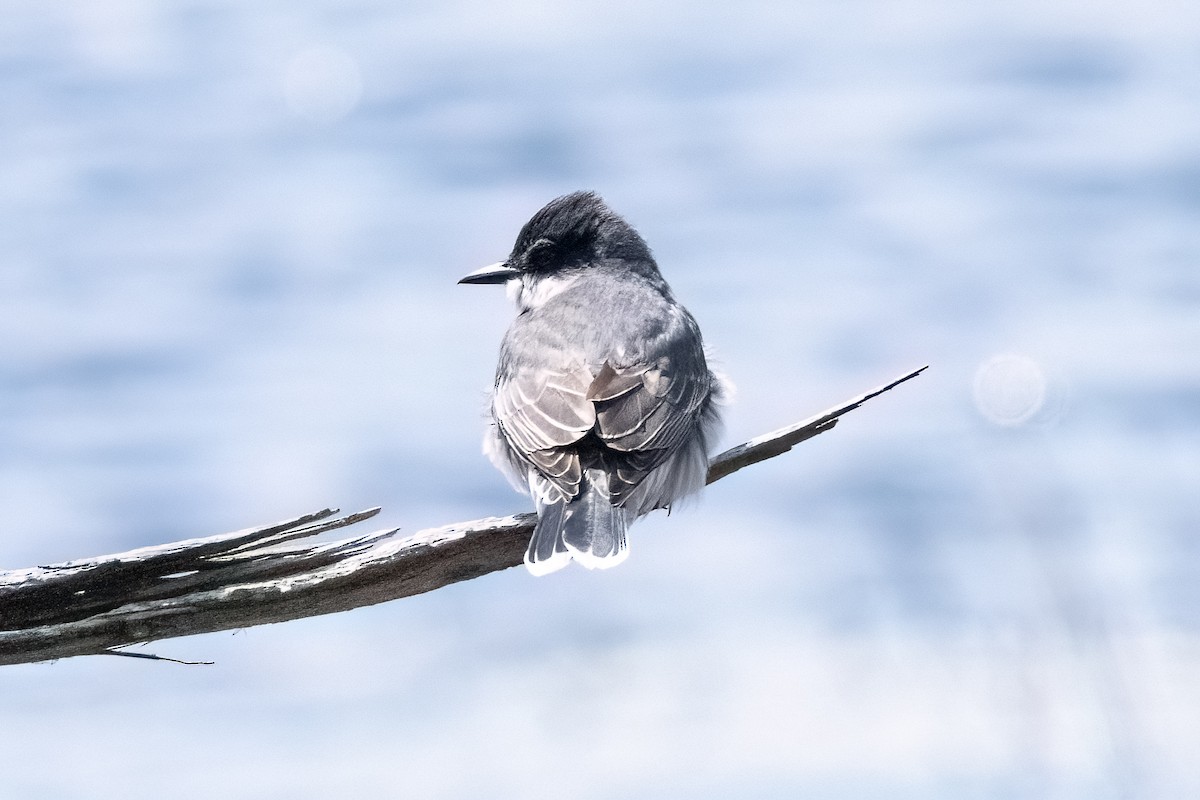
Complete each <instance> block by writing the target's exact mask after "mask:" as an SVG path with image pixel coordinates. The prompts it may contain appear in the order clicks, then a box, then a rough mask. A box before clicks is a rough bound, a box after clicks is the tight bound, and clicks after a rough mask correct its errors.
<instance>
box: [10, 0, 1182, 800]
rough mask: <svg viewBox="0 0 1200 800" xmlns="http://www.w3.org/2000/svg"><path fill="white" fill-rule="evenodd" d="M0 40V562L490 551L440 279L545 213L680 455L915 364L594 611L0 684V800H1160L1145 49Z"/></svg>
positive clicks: (1170, 228) (166, 2)
mask: <svg viewBox="0 0 1200 800" xmlns="http://www.w3.org/2000/svg"><path fill="white" fill-rule="evenodd" d="M3 17H4V19H3V22H2V23H0V98H2V100H3V110H2V111H0V142H2V144H3V147H2V148H0V220H2V221H0V504H2V506H3V510H4V516H5V524H4V532H3V534H2V538H0V565H3V567H9V568H16V567H23V566H30V565H33V564H46V563H52V562H55V561H61V560H66V559H70V558H76V557H82V556H86V555H94V554H99V553H104V552H113V551H119V550H123V549H127V548H133V547H137V546H141V545H149V544H157V543H163V542H167V541H171V540H175V539H181V538H185V537H191V536H198V535H207V534H214V533H220V532H223V531H227V530H233V529H237V528H242V527H247V526H251V525H257V524H263V523H268V522H272V521H275V520H278V519H282V518H285V517H289V516H293V515H296V514H300V513H304V512H307V511H311V510H315V509H317V508H320V507H324V506H339V507H341V508H343V509H346V510H356V509H360V508H366V507H370V506H374V505H382V506H383V507H384V512H383V516H382V518H381V520H382V521H381V522H380V525H381V526H390V525H400V526H403V527H404V528H405V529H407V530H409V531H415V530H417V529H420V528H422V527H426V526H430V525H438V524H443V523H448V522H453V521H458V520H467V519H473V518H476V517H480V516H486V515H489V514H502V513H513V512H517V511H522V510H525V509H526V508H527V501H526V500H525V499H523V498H521V497H519V496H517V495H515V494H513V493H512V492H511V490H510V489H509V488H508V486H507V485H506V484H505V482H504V480H503V479H502V478H501V476H500V475H499V474H498V473H496V472H494V471H493V470H492V468H491V466H490V465H489V464H488V463H487V462H486V461H485V460H484V458H483V457H482V456H481V455H480V454H479V441H480V439H481V433H482V426H483V409H484V398H485V393H486V390H487V388H488V386H489V384H490V379H491V370H492V368H493V364H494V358H495V354H496V348H497V345H498V342H499V338H500V336H501V334H502V332H503V330H504V328H505V326H506V325H507V322H508V320H509V319H510V317H511V314H512V310H511V307H510V306H509V304H508V303H507V302H506V301H505V299H504V298H503V296H502V292H500V291H499V290H496V291H489V290H488V289H486V288H477V287H460V286H456V285H455V280H456V279H457V278H458V277H460V276H461V275H462V274H465V273H466V272H467V271H469V270H471V269H474V268H476V267H478V266H480V265H482V264H485V263H488V262H490V261H494V260H497V259H499V258H501V257H503V256H504V255H506V254H507V252H508V249H509V248H510V247H511V244H512V240H513V238H514V237H515V235H516V232H517V230H518V228H519V226H520V225H521V224H522V223H523V222H524V221H525V220H526V219H527V218H528V216H529V215H530V214H531V213H532V212H533V211H534V210H536V209H537V208H538V207H540V206H541V205H542V204H543V203H544V202H546V201H547V200H549V199H550V198H552V197H554V196H556V195H558V194H562V193H565V192H568V191H572V190H575V189H579V188H593V189H596V190H598V191H599V192H601V193H602V194H603V195H604V196H605V197H606V199H608V200H609V202H610V203H611V204H612V205H613V206H614V207H615V208H616V209H617V210H619V211H620V212H622V213H623V214H624V215H625V216H627V217H628V218H629V219H630V220H631V221H632V222H633V223H634V224H635V225H636V226H637V227H638V228H639V229H640V230H641V231H642V233H643V234H644V235H645V237H646V238H647V240H648V241H649V242H650V244H651V246H652V247H653V248H654V250H655V253H656V255H657V257H658V259H659V262H660V264H661V266H662V269H663V272H664V274H665V275H666V276H667V278H668V279H669V280H670V281H671V283H672V285H673V286H674V288H675V290H676V293H677V295H678V296H679V297H680V298H681V299H682V300H683V301H684V302H685V304H687V305H688V307H689V308H690V309H691V310H692V312H693V313H694V314H695V316H696V317H697V318H698V319H699V321H700V323H701V325H702V326H703V329H704V332H705V336H706V339H707V341H708V343H709V344H710V345H711V347H712V348H713V349H714V350H715V351H716V353H717V354H718V356H719V361H720V365H721V366H722V368H723V369H724V370H725V371H726V372H727V373H728V374H729V375H730V376H731V377H732V378H733V379H734V381H735V382H736V383H737V385H738V388H739V393H738V398H737V401H736V404H735V405H734V406H733V407H732V408H731V409H730V410H729V413H728V418H729V423H728V426H727V435H726V438H725V441H724V442H723V444H725V445H729V444H734V443H736V442H739V441H742V440H744V439H745V438H748V437H750V436H754V435H757V434H760V433H763V432H765V431H767V430H770V429H773V428H775V427H778V426H780V425H783V424H787V423H790V422H792V421H795V420H798V419H801V418H803V417H805V416H808V415H809V414H811V413H814V412H816V411H819V410H821V409H823V408H825V407H827V406H829V405H832V404H833V403H835V402H837V401H840V400H842V399H844V398H846V397H849V396H851V395H853V394H856V393H858V392H859V391H863V390H865V389H868V388H870V387H872V386H875V385H877V384H879V383H882V382H883V381H885V380H887V379H889V378H891V377H893V376H894V375H897V374H899V373H901V372H902V371H904V370H906V369H909V368H912V367H916V366H920V365H921V364H924V363H931V364H932V365H933V366H932V368H931V369H930V370H929V372H928V373H927V374H926V375H924V376H922V377H921V378H919V379H918V380H917V381H915V382H912V383H910V384H906V385H904V386H903V387H902V388H900V389H897V390H896V391H895V392H893V393H891V394H889V395H887V396H884V397H882V398H880V399H878V400H875V401H873V402H872V403H871V404H869V405H868V406H866V407H864V408H863V409H861V410H859V411H856V412H854V413H853V414H852V415H851V417H849V418H847V419H846V420H845V421H844V422H843V423H842V424H841V425H839V427H838V428H837V429H836V430H835V431H833V432H831V433H829V434H827V435H825V436H821V437H819V438H818V439H815V440H813V441H811V442H808V443H805V444H804V445H802V446H801V447H800V448H798V449H797V450H796V451H795V452H793V453H791V454H789V455H786V456H783V457H780V458H777V459H774V460H772V461H770V462H767V463H765V464H762V465H759V466H757V467H754V468H753V469H750V470H747V471H745V472H743V473H740V474H739V475H737V476H735V477H732V478H730V479H728V480H726V481H722V482H721V483H720V484H717V485H716V486H714V487H712V488H711V489H710V490H709V491H708V493H707V494H706V496H705V497H704V499H703V501H702V502H701V503H700V504H699V505H697V506H695V507H692V508H689V509H685V510H683V511H681V512H678V513H675V514H673V515H671V517H670V518H669V519H668V518H667V517H666V516H665V515H661V514H660V515H655V516H652V517H650V518H648V519H646V520H643V521H642V522H640V523H639V524H638V525H637V526H636V527H635V528H634V535H633V556H632V558H631V559H630V560H629V561H628V562H626V564H625V565H623V566H622V567H621V568H620V569H617V570H614V571H611V572H607V573H601V574H591V573H587V572H585V571H583V570H581V569H571V570H568V571H565V572H563V573H559V574H556V575H554V576H552V577H549V578H545V579H540V580H536V579H533V578H531V577H530V576H528V575H527V574H526V573H525V572H524V571H523V570H509V571H507V572H504V573H499V574H494V575H490V576H486V577H484V578H481V579H478V580H475V581H471V582H468V583H466V584H461V585H457V586H453V587H450V588H447V589H443V590H440V591H437V592H434V593H432V594H429V595H425V596H422V597H417V598H412V599H407V600H404V601H400V602H396V603H391V604H385V605H383V606H378V607H374V608H370V609H363V610H359V611H355V612H351V613H347V614H340V615H335V616H332V617H327V618H319V619H311V620H304V621H298V622H293V623H288V624H285V625H277V626H270V627H266V628H254V629H250V630H246V631H241V632H238V633H236V634H234V633H225V634H214V635H208V636H202V637H192V638H189V639H183V640H175V641H170V642H163V643H159V644H157V645H155V646H153V647H152V648H150V649H151V650H152V651H153V652H158V653H160V654H163V655H170V656H174V657H179V658H204V659H214V660H216V661H217V662H218V663H217V665H216V666H213V667H190V668H186V667H176V666H173V665H163V664H154V663H142V662H135V661H131V660H128V659H103V658H90V659H70V660H66V661H61V662H57V663H54V664H43V665H31V666H21V667H6V668H4V669H3V670H2V671H0V698H2V700H0V708H2V709H3V710H2V712H0V714H2V718H0V719H2V725H0V786H3V787H4V790H3V794H4V796H6V797H14V798H15V797H20V798H118V797H120V798H125V797H129V796H131V795H134V794H137V795H143V796H155V795H166V796H171V797H178V798H208V797H223V798H250V797H253V798H283V797H287V798H330V797H358V796H363V795H364V794H365V795H368V796H384V797H405V798H477V797H525V798H562V797H573V798H726V797H740V798H793V797H821V798H877V797H887V798H955V799H958V798H1081V799H1082V798H1087V799H1088V800H1096V799H1098V798H1099V799H1102V798H1193V797H1196V796H1200V759H1198V758H1197V753H1200V677H1198V676H1200V614H1198V613H1197V607H1198V603H1200V588H1198V587H1200V537H1198V535H1197V528H1198V527H1200V491H1198V489H1197V487H1198V486H1200V424H1198V423H1200V9H1198V7H1197V6H1196V5H1195V4H1194V3H1187V2H1182V0H1180V2H1167V1H1165V0H1163V1H1161V2H1160V1H1157V0H1151V2H1143V3H1138V4H1118V3H1110V2H1103V1H1102V2H1087V3H1085V2H1052V3H1038V2H1032V1H1031V0H1017V2H1013V3H1003V4H984V3H952V2H940V1H938V0H911V1H909V0H902V1H901V2H879V1H875V2H865V1H863V2H858V1H855V0H848V1H843V2H809V3H782V2H780V3H756V2H749V3H740V4H730V3H681V2H659V3H653V4H640V3H625V2H605V3H599V2H596V3H591V2H585V3H537V2H518V3H514V4H506V5H499V4H492V3H484V2H470V1H468V2H441V3H417V2H414V3H394V4H387V3H381V2H372V1H368V0H350V1H349V2H336V3H334V2H318V1H317V0H299V1H298V2H290V3H256V4H244V3H231V2H209V1H208V0H157V1H156V2H149V0H117V1H116V2H105V3H90V2H56V3H44V2H32V0H6V1H5V3H4V14H3Z"/></svg>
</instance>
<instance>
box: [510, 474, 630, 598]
mask: <svg viewBox="0 0 1200 800" xmlns="http://www.w3.org/2000/svg"><path fill="white" fill-rule="evenodd" d="M607 490H608V475H607V474H605V472H604V471H603V470H598V469H589V470H587V471H586V474H585V476H584V478H583V481H582V483H581V484H580V487H579V494H577V495H576V496H575V497H573V498H572V499H571V500H570V501H562V500H560V501H558V502H556V503H551V504H548V505H543V504H542V503H540V502H539V503H538V521H537V526H536V527H535V528H534V529H533V538H531V539H530V540H529V549H528V550H526V551H525V566H526V567H528V568H529V571H530V572H531V573H533V574H534V575H545V574H547V573H550V572H554V571H555V570H559V569H562V568H563V567H565V566H566V565H567V562H569V561H570V560H571V559H575V560H576V561H578V562H579V563H580V564H582V565H583V566H585V567H587V568H588V569H608V568H609V567H615V566H616V565H617V564H620V563H621V562H622V561H624V560H625V559H626V557H627V556H628V555H629V543H628V540H627V539H626V537H625V532H626V531H627V530H628V528H629V521H630V519H631V517H632V516H633V515H632V513H631V512H629V511H626V510H625V509H624V508H621V507H619V506H614V505H613V504H612V502H611V501H610V500H609V494H608V491H607ZM535 497H536V493H535Z"/></svg>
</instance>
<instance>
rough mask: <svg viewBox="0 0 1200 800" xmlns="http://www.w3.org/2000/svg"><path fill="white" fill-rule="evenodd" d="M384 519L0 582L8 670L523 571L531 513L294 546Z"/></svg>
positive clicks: (742, 463) (27, 573) (300, 527)
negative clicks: (495, 573)
mask: <svg viewBox="0 0 1200 800" xmlns="http://www.w3.org/2000/svg"><path fill="white" fill-rule="evenodd" d="M925 369H926V368H925V367H922V368H921V369H918V370H914V371H913V372H910V373H908V374H906V375H903V376H901V377H900V378H897V379H896V380H894V381H892V382H891V383H888V384H886V385H884V386H881V387H879V388H878V389H875V390H873V391H870V392H867V393H865V394H863V395H860V396H859V397H856V398H854V399H852V400H849V401H847V402H845V403H842V404H841V405H838V406H835V407H834V408H832V409H829V410H828V411H825V412H822V413H821V414H818V415H816V416H814V417H810V418H809V419H807V420H804V421H803V422H799V423H796V424H795V425H790V426H788V427H786V428H782V429H780V430H777V431H774V432H773V433H769V434H766V435H765V436H760V437H758V438H756V439H752V440H750V441H748V442H746V443H744V444H741V445H738V446H737V447H734V448H732V449H730V450H727V451H725V452H724V453H722V454H721V455H719V456H717V457H716V458H714V459H713V460H712V462H711V464H710V466H709V472H708V482H709V483H712V482H714V481H717V480H720V479H721V478H724V477H726V476H727V475H729V474H731V473H733V472H735V471H737V470H739V469H742V468H743V467H747V466H749V465H751V464H754V463H757V462H759V461H763V460H765V459H768V458H772V457H774V456H777V455H779V454H780V453H784V452H786V451H788V450H790V449H791V448H792V447H794V446H795V445H796V444H798V443H800V442H802V441H804V440H805V439H809V438H811V437H813V436H816V435H817V434H819V433H823V432H825V431H827V430H829V429H830V428H832V427H833V426H834V425H835V424H837V421H838V419H839V418H840V417H841V416H842V415H844V414H846V413H847V412H849V411H852V410H854V409H856V408H858V407H859V406H860V405H862V404H863V403H865V402H866V401H867V400H870V399H871V398H872V397H875V396H877V395H879V394H882V393H883V392H886V391H887V390H889V389H891V388H892V387H894V386H896V385H898V384H900V383H903V382H904V381H907V380H909V379H911V378H914V377H916V376H917V375H919V374H920V373H921V372H923V371H924V370H925ZM377 513H379V509H377V508H374V509H370V510H368V511H363V512H360V513H358V514H350V515H348V516H343V517H338V516H336V514H337V512H336V511H335V510H330V509H326V510H324V511H319V512H317V513H315V514H308V515H305V516H303V517H297V518H295V519H290V520H286V521H284V522H280V523H277V524H275V525H269V526H265V527H260V528H251V529H248V530H244V531H237V532H235V533H227V534H222V535H220V536H211V537H207V538H203V539H189V540H186V541H182V542H174V543H172V544H164V545H158V546H155V547H145V548H141V549H138V550H130V551H128V552H125V553H118V554H115V555H109V556H101V557H97V558H88V559H82V560H78V561H70V562H67V563H64V564H56V565H53V566H46V567H33V568H29V569H21V570H12V571H8V572H0V664H21V663H29V662H34V661H46V660H49V659H55V658H65V657H67V656H79V655H94V654H102V653H110V652H112V651H113V648H118V647H124V646H127V645H131V644H137V643H143V642H150V641H155V640H159V639H169V638H172V637H176V636H190V635H193V634H198V633H210V632H213V631H221V630H229V629H234V628H247V627H251V626H253V625H264V624H267V623H271V622H284V621H286V620H291V619H299V618H301V617H311V616H316V615H318V614H332V613H335V612H338V611H347V610H349V609H352V608H358V607H359V606H366V605H373V604H375V603H382V602H385V601H388V600H395V599H398V598H401V597H408V596H410V595H414V594H420V593H422V592H428V591H432V590H433V589H437V588H440V587H442V586H447V585H449V584H451V583H456V582H458V581H465V580H470V579H471V578H477V577H479V576H480V575H485V574H487V573H489V572H493V571H496V570H500V569H506V568H508V567H512V566H516V565H518V564H520V563H521V560H522V557H523V555H524V552H525V545H526V543H527V542H528V540H529V535H530V533H531V532H532V530H533V524H534V519H535V518H534V515H533V514H518V515H515V516H511V517H489V518H486V519H479V520H474V521H471V522H461V523H457V524H454V525H446V526H443V527H440V528H431V529H429V530H424V531H421V532H419V533H417V534H415V535H414V536H411V537H409V538H406V539H396V538H393V535H394V534H395V533H396V530H395V529H391V530H383V531H378V532H375V533H370V534H366V535H363V536H357V537H351V538H348V539H342V540H339V541H334V542H319V543H311V544H297V543H296V542H297V540H300V539H309V538H310V537H313V536H316V535H317V534H320V533H324V532H326V531H331V530H335V529H338V528H343V527H346V526H348V525H353V524H355V523H357V522H361V521H363V520H366V519H370V518H371V517H374V516H375V515H376V514H377Z"/></svg>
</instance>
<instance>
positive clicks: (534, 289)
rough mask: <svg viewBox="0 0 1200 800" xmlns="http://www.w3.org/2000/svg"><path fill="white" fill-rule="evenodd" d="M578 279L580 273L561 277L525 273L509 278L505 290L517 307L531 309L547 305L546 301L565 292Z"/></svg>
mask: <svg viewBox="0 0 1200 800" xmlns="http://www.w3.org/2000/svg"><path fill="white" fill-rule="evenodd" d="M577 280H579V276H578V275H571V276H569V277H560V276H557V275H547V276H536V275H529V274H524V275H520V276H518V277H515V278H509V280H508V282H507V283H506V284H505V285H504V291H505V293H506V294H507V295H508V299H509V300H512V301H513V302H514V303H516V304H517V308H519V309H520V310H521V311H529V310H530V309H534V308H539V307H541V306H543V305H545V304H546V301H548V300H549V299H550V298H552V297H554V296H555V295H558V294H561V293H563V292H565V291H566V290H567V289H569V288H570V287H571V285H572V284H574V283H575V281H577Z"/></svg>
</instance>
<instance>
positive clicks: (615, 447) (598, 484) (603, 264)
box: [459, 192, 722, 575]
mask: <svg viewBox="0 0 1200 800" xmlns="http://www.w3.org/2000/svg"><path fill="white" fill-rule="evenodd" d="M459 283H504V284H507V287H508V293H509V296H510V297H511V298H512V299H514V300H515V301H516V304H517V309H518V314H517V318H516V320H515V321H514V322H513V324H512V326H511V327H510V328H509V329H508V333H506V334H505V336H504V340H503V342H501V344H500V362H499V364H498V365H497V367H496V382H495V388H494V391H493V393H492V403H491V405H492V420H493V422H492V425H491V426H490V430H489V431H488V434H487V436H486V437H485V439H484V452H485V453H486V454H487V455H488V457H489V458H490V459H491V460H492V463H494V464H495V465H496V466H497V467H498V468H499V469H500V470H501V471H502V472H504V473H505V474H506V475H507V476H508V477H509V479H510V480H511V481H512V483H513V485H514V486H516V487H517V488H518V489H519V490H520V491H526V488H528V491H529V492H530V493H531V494H532V495H533V500H534V503H535V504H536V506H537V516H538V521H537V527H536V528H534V531H533V538H532V539H530V542H529V548H528V549H527V550H526V552H525V565H526V566H527V567H528V568H529V571H530V572H532V573H533V574H534V575H544V574H546V573H548V572H553V571H554V570H556V569H560V568H562V567H564V566H566V564H567V562H568V561H570V560H571V559H575V560H576V561H578V562H579V563H581V564H583V565H584V566H585V567H588V568H589V569H590V568H594V567H600V568H607V567H612V566H616V565H617V564H619V563H621V561H623V560H624V559H625V557H626V556H627V555H629V545H628V540H627V539H626V529H627V528H628V527H629V524H630V522H631V521H633V520H634V519H635V518H637V517H640V516H642V515H643V514H648V513H649V512H651V511H653V510H654V509H656V508H667V507H669V506H670V505H671V504H672V503H674V502H676V501H677V500H679V499H680V498H682V497H684V496H686V495H689V494H692V493H694V492H697V491H699V490H700V489H701V488H702V487H703V486H704V482H705V478H706V475H707V472H708V447H709V444H710V443H711V442H712V440H713V439H714V438H715V436H716V433H717V429H718V428H719V420H718V414H717V403H718V402H719V400H720V399H721V394H722V382H721V379H720V378H718V376H717V375H716V374H714V373H713V372H711V371H710V370H709V368H708V364H707V362H706V360H705V355H704V345H703V343H702V342H701V340H700V328H699V326H697V325H696V321H695V320H694V319H692V315H691V314H689V313H688V312H687V309H685V308H684V307H683V306H681V305H680V304H679V303H677V302H676V301H675V298H674V296H673V295H672V294H671V289H670V287H669V286H667V282H666V281H664V280H663V279H662V276H661V275H660V274H659V272H658V265H657V264H655V263H654V257H653V256H652V255H651V254H650V248H649V247H647V246H646V242H645V241H644V240H643V239H642V237H641V236H640V235H638V232H637V231H635V230H634V229H633V228H632V227H631V226H630V225H629V223H627V222H626V221H625V220H623V219H621V217H619V216H617V214H615V213H614V212H613V211H612V210H611V209H609V207H608V206H606V205H605V204H604V201H603V200H601V199H600V198H599V197H598V196H596V195H595V194H593V193H592V192H576V193H574V194H569V195H566V196H564V197H560V198H558V199H556V200H552V201H551V202H550V203H549V205H547V206H546V207H545V208H543V209H542V210H541V211H539V212H537V213H536V214H534V215H533V218H532V219H531V220H529V222H527V223H525V227H523V228H522V229H521V233H520V235H518V236H517V242H516V244H515V245H514V246H513V249H512V253H511V254H510V255H509V257H508V258H507V259H506V260H505V261H502V262H500V263H498V264H492V265H489V266H487V267H484V268H483V269H481V270H477V271H476V272H472V273H471V274H470V275H467V276H466V277H465V278H463V279H462V280H460V281H459Z"/></svg>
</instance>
